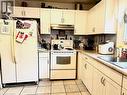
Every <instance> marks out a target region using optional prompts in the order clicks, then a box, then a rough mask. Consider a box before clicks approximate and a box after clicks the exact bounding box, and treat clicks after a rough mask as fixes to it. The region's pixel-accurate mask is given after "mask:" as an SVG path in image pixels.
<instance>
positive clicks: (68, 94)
mask: <svg viewBox="0 0 127 95" xmlns="http://www.w3.org/2000/svg"><path fill="white" fill-rule="evenodd" d="M67 95H82V94H81V93H80V92H79V93H67Z"/></svg>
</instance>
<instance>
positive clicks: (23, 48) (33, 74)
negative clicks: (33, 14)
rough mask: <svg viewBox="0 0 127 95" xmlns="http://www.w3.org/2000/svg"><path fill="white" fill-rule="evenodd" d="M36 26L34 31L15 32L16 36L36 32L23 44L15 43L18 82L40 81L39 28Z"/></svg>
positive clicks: (22, 30)
mask: <svg viewBox="0 0 127 95" xmlns="http://www.w3.org/2000/svg"><path fill="white" fill-rule="evenodd" d="M33 24H34V23H33ZM35 25H36V22H35ZM35 25H34V28H33V30H29V29H16V30H15V36H16V34H17V32H18V31H21V32H25V33H28V32H29V31H31V32H33V33H34V32H35V33H34V35H33V36H28V38H27V39H26V40H24V42H23V43H18V42H15V55H16V73H17V82H32V81H38V52H37V35H35V34H37V26H36V27H35Z"/></svg>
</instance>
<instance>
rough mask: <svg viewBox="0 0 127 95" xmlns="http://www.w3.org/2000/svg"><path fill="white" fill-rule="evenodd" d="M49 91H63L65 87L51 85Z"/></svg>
mask: <svg viewBox="0 0 127 95" xmlns="http://www.w3.org/2000/svg"><path fill="white" fill-rule="evenodd" d="M51 93H65V88H64V86H63V85H62V86H61V85H58V86H52V90H51Z"/></svg>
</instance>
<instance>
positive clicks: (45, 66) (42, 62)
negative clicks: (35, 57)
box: [39, 52, 49, 79]
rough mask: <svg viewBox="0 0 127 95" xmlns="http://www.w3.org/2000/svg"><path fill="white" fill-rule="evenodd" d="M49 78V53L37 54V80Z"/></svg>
mask: <svg viewBox="0 0 127 95" xmlns="http://www.w3.org/2000/svg"><path fill="white" fill-rule="evenodd" d="M44 78H49V52H39V79H44Z"/></svg>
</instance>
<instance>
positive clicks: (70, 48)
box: [65, 48, 73, 50]
mask: <svg viewBox="0 0 127 95" xmlns="http://www.w3.org/2000/svg"><path fill="white" fill-rule="evenodd" d="M65 49H67V50H73V49H72V48H65Z"/></svg>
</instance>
